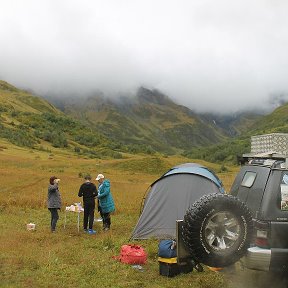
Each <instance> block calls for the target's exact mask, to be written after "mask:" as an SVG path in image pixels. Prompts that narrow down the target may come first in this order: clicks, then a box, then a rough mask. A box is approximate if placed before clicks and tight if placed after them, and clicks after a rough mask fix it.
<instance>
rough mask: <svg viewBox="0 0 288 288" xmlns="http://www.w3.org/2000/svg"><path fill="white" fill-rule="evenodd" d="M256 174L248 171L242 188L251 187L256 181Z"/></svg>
mask: <svg viewBox="0 0 288 288" xmlns="http://www.w3.org/2000/svg"><path fill="white" fill-rule="evenodd" d="M256 175H257V174H256V172H251V171H247V172H246V173H245V175H244V177H243V180H242V182H241V186H244V187H248V188H249V187H251V186H252V185H253V183H254V181H255V179H256Z"/></svg>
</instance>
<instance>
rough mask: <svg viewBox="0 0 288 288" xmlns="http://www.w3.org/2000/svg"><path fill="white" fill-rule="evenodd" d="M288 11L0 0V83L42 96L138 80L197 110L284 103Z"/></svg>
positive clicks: (101, 0) (253, 1)
mask: <svg viewBox="0 0 288 288" xmlns="http://www.w3.org/2000/svg"><path fill="white" fill-rule="evenodd" d="M287 15H288V1H287V0H217V1H216V0H175V1H174V0H0V41H1V44H0V79H2V80H5V81H8V82H10V83H11V84H14V85H15V86H17V87H20V88H25V89H27V88H29V89H32V90H34V91H35V92H36V93H38V94H42V95H44V94H47V93H57V94H59V95H64V94H66V95H67V94H68V95H69V94H70V93H73V94H74V93H79V94H83V93H89V92H90V91H95V90H102V91H104V92H105V93H107V94H109V95H111V94H113V95H117V94H119V93H120V92H121V93H126V92H131V91H135V89H137V87H139V86H145V87H148V88H156V89H159V90H161V91H162V92H164V93H165V94H167V95H168V96H169V97H170V98H172V99H173V100H175V101H176V102H177V103H179V104H182V105H186V106H188V107H189V108H191V109H193V110H196V111H199V112H203V111H209V112H211V111H214V112H228V113H229V112H235V111H237V110H241V109H247V108H248V107H259V108H260V107H263V108H267V107H268V103H269V101H270V102H271V96H279V95H280V96H281V95H286V96H284V98H285V97H286V98H285V99H286V100H287V99H288V97H287V92H288V28H287V27H288V17H287ZM281 97H282V96H281Z"/></svg>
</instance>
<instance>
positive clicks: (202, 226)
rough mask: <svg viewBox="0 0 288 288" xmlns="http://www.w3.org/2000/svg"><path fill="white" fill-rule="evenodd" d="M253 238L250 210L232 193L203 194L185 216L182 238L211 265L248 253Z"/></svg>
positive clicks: (197, 257)
mask: <svg viewBox="0 0 288 288" xmlns="http://www.w3.org/2000/svg"><path fill="white" fill-rule="evenodd" d="M251 237H252V217H251V214H250V212H249V209H248V208H247V206H246V205H245V204H244V203H243V202H241V201H240V200H238V199H237V198H236V197H234V196H232V195H227V194H220V193H216V194H209V195H204V196H203V197H201V198H200V199H199V200H198V201H197V202H195V203H194V204H193V205H192V206H191V207H190V208H189V209H188V210H187V212H186V214H185V216H184V221H183V232H182V238H183V241H184V243H185V245H186V246H187V248H188V250H189V251H190V253H191V255H192V256H193V257H194V258H195V259H196V260H197V261H199V262H200V263H203V264H205V265H208V266H212V267H225V266H229V265H231V264H233V263H235V262H237V261H238V260H239V259H240V258H241V257H242V256H243V255H244V254H245V253H246V251H247V248H248V247H249V244H250V240H251Z"/></svg>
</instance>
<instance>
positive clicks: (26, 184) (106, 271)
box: [0, 141, 233, 288]
mask: <svg viewBox="0 0 288 288" xmlns="http://www.w3.org/2000/svg"><path fill="white" fill-rule="evenodd" d="M0 147H2V150H1V151H0V182H1V187H0V251H1V252H0V263H1V264H0V283H1V284H0V286H1V287H125V288H126V287H133V288H134V287H152V288H154V287H155V288H156V287H157V288H158V287H159V288H160V287H171V288H172V287H195V288H197V287H199V288H200V287H204V288H205V287H206V288H212V287H215V288H216V287H228V286H227V280H226V279H225V278H224V276H223V275H222V274H221V273H217V272H212V271H210V270H209V269H207V268H205V271H204V272H203V273H198V272H195V271H193V272H192V273H189V274H185V275H184V274H183V275H179V276H177V277H175V278H166V277H163V276H160V275H159V265H158V261H157V251H158V241H157V240H149V241H144V240H143V241H136V242H135V241H132V242H131V241H129V238H130V236H131V232H132V230H133V228H134V227H135V225H136V223H137V220H138V217H139V209H140V204H141V201H142V198H143V195H144V193H145V191H146V189H147V187H148V186H149V184H151V183H152V182H153V181H154V180H156V179H157V178H158V177H159V176H160V175H161V174H162V173H163V172H165V171H163V170H164V169H166V167H172V166H174V165H177V164H180V163H184V162H187V159H185V158H183V157H178V158H177V157H166V158H159V159H158V158H157V159H156V158H155V157H153V156H149V157H148V156H139V155H138V156H133V157H132V156H130V157H131V158H130V159H122V160H114V159H111V160H99V159H98V160H93V159H83V158H78V157H76V156H75V155H73V154H71V155H69V154H67V153H66V151H64V150H56V149H54V151H53V156H51V153H48V152H45V151H33V150H28V149H26V150H25V149H24V148H19V147H17V146H13V145H11V144H9V143H8V142H7V141H0ZM155 159H156V160H157V161H156V160H155ZM137 163H138V167H142V169H138V170H137V169H136V171H134V172H133V170H134V169H135V167H137V165H136V164H137ZM147 166H149V169H144V167H147ZM215 167H218V166H215ZM230 170H231V169H230ZM232 170H233V169H232ZM79 173H83V175H84V174H86V173H90V174H91V175H92V177H93V178H94V176H96V175H97V174H98V173H104V174H105V175H106V176H107V177H108V178H109V179H110V180H111V187H112V193H113V197H114V200H115V203H116V212H115V213H114V214H113V215H112V229H111V231H110V232H108V233H104V232H102V230H101V227H100V224H99V223H96V224H95V227H94V228H95V229H96V230H97V232H98V233H97V234H96V235H91V236H90V235H87V234H84V233H82V232H81V233H78V231H77V218H76V215H75V214H74V213H72V212H67V213H68V214H66V216H67V223H66V229H64V227H63V225H64V219H65V212H64V209H62V211H61V212H60V219H59V221H58V224H57V232H56V233H55V234H52V233H50V227H49V226H50V212H49V211H48V209H47V208H46V197H47V186H48V179H49V177H50V176H51V175H54V174H55V175H57V176H58V177H60V178H61V182H60V192H61V196H62V200H63V208H64V207H65V206H68V205H71V204H73V203H74V202H78V201H81V199H80V198H78V196H77V192H78V189H79V187H80V185H81V184H82V181H83V180H82V178H79ZM231 173H233V172H230V174H225V175H226V178H225V177H221V178H222V179H223V178H224V184H226V185H228V186H229V185H230V182H229V181H230V179H231V177H232V176H231V175H232V174H231ZM223 176H224V174H223ZM96 217H98V215H97V213H96ZM82 219H83V218H82V215H81V224H82ZM30 222H32V223H35V224H36V231H27V229H26V225H27V224H28V223H30ZM81 226H82V225H81ZM127 243H137V244H140V245H142V246H143V247H144V248H145V250H146V252H147V253H148V260H147V263H146V264H145V265H143V268H144V271H143V272H141V271H139V270H137V269H134V268H133V267H132V266H131V265H127V264H123V263H120V262H119V261H117V260H115V259H114V258H113V257H114V256H118V255H119V253H120V248H121V246H122V245H123V244H127Z"/></svg>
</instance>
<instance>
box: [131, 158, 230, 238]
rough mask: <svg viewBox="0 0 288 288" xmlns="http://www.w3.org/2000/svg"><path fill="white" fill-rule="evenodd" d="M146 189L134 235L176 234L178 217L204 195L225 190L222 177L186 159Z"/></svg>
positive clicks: (139, 236)
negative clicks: (185, 161)
mask: <svg viewBox="0 0 288 288" xmlns="http://www.w3.org/2000/svg"><path fill="white" fill-rule="evenodd" d="M149 188H150V189H148V192H147V194H146V195H147V196H146V198H145V200H144V205H143V209H142V212H141V215H140V218H139V220H138V223H137V225H136V226H135V228H134V231H133V233H132V236H131V240H132V239H148V238H152V237H153V238H158V239H161V238H162V239H163V238H175V237H176V220H183V218H184V215H185V213H186V211H187V209H188V208H189V207H190V205H192V204H193V203H194V202H195V201H197V200H198V199H200V197H202V196H203V195H206V194H211V193H224V192H225V191H224V187H223V185H222V182H221V180H220V179H219V178H218V177H217V176H216V175H215V173H214V172H212V171H211V170H209V169H208V168H206V167H204V166H202V165H199V164H196V163H185V164H182V165H179V166H175V167H173V168H171V169H170V170H169V171H167V172H166V173H165V174H164V175H162V176H161V177H160V178H159V179H157V180H156V181H154V182H153V183H152V184H151V185H150V187H149Z"/></svg>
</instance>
